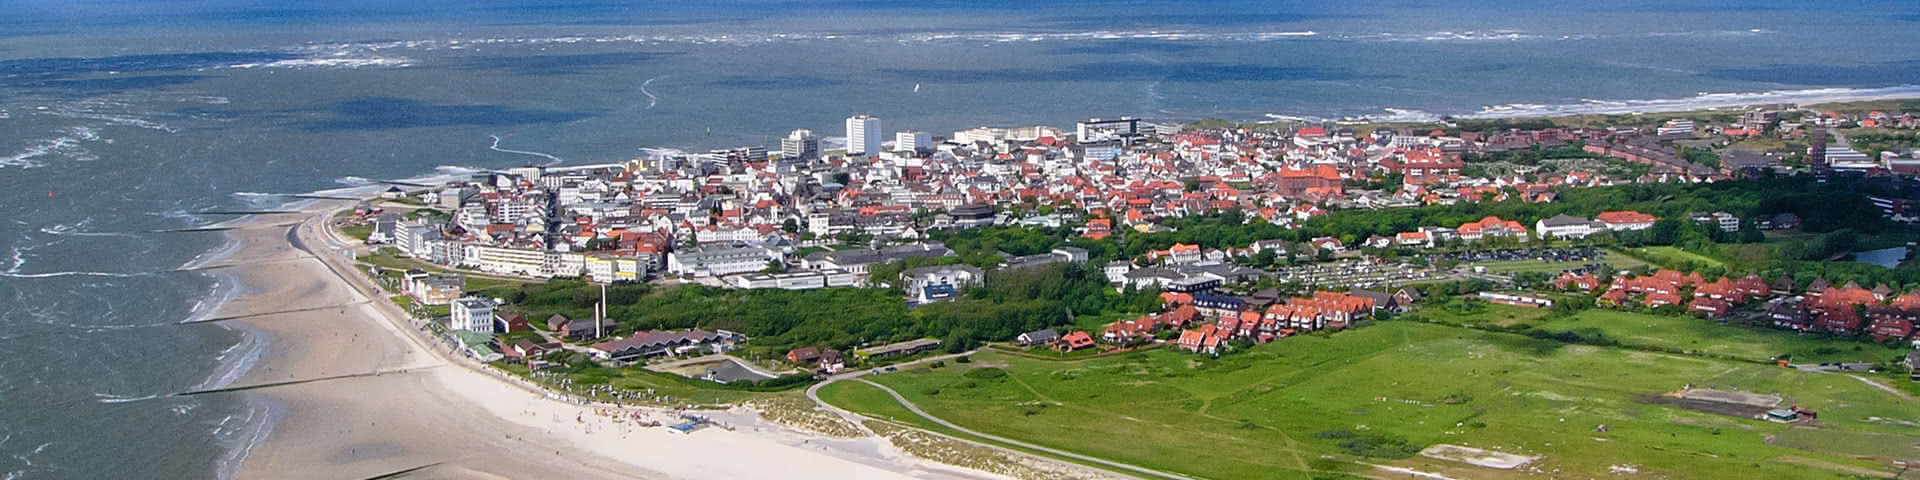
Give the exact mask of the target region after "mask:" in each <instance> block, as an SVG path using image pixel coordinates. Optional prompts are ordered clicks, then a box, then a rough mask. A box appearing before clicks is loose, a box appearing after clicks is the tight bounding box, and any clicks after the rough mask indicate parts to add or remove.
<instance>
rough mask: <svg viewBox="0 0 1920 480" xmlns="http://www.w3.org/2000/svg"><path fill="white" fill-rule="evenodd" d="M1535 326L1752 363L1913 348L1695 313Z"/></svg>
mask: <svg viewBox="0 0 1920 480" xmlns="http://www.w3.org/2000/svg"><path fill="white" fill-rule="evenodd" d="M1533 326H1534V328H1535V329H1537V330H1543V331H1548V332H1556V333H1558V332H1573V333H1576V334H1579V335H1581V336H1583V337H1590V338H1594V337H1598V336H1604V337H1605V338H1608V339H1612V340H1614V341H1618V342H1620V343H1621V344H1624V345H1630V346H1635V347H1645V348H1655V349H1662V350H1673V351H1690V352H1698V353H1702V354H1707V355H1714V356H1722V357H1730V358H1736V359H1740V360H1746V361H1752V362H1767V361H1771V360H1772V359H1773V358H1774V357H1775V356H1777V355H1783V354H1784V355H1791V356H1792V359H1793V361H1794V362H1795V363H1822V362H1884V361H1887V360H1890V359H1893V358H1897V357H1899V356H1901V355H1905V354H1906V352H1907V350H1906V349H1901V348H1896V347H1890V346H1886V345H1876V344H1871V343H1866V342H1861V341H1858V340H1854V339H1848V338H1836V337H1832V336H1828V335H1823V334H1813V333H1795V332H1786V331H1780V330H1772V329H1766V328H1755V327H1745V326H1736V325H1722V324H1720V323H1719V322H1715V321H1712V320H1706V319H1701V318H1695V317H1691V316H1681V315H1653V314H1644V313H1634V312H1624V311H1618V310H1603V309H1593V310H1587V311H1583V312H1580V313H1579V314H1576V315H1573V316H1568V317H1561V318H1555V319H1552V320H1547V321H1544V322H1540V323H1536V324H1534V325H1533Z"/></svg>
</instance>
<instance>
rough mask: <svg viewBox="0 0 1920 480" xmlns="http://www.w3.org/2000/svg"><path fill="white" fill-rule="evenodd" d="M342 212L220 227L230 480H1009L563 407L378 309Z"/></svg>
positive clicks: (789, 437) (776, 435)
mask: <svg viewBox="0 0 1920 480" xmlns="http://www.w3.org/2000/svg"><path fill="white" fill-rule="evenodd" d="M351 205H352V202H344V201H323V202H310V203H309V204H308V205H304V206H302V207H301V209H300V210H301V211H300V213H298V214H274V215H258V216H253V217H248V218H245V219H241V220H237V221H235V222H232V223H231V225H233V226H235V227H238V228H236V229H234V230H232V231H231V232H232V235H233V236H234V238H236V239H237V243H239V244H240V246H239V247H238V249H237V250H236V251H234V252H233V253H232V254H231V262H232V263H236V264H237V265H236V266H235V267H231V268H229V270H231V272H228V273H230V274H231V275H233V276H234V277H235V278H237V279H239V280H238V281H240V282H241V283H242V284H244V285H245V287H244V288H248V289H251V290H252V292H249V293H251V294H250V295H237V296H235V297H234V298H231V299H229V300H228V301H227V302H226V303H225V304H223V305H219V306H217V308H214V309H213V310H216V311H215V312H214V313H211V314H207V315H211V316H214V317H223V318H224V317H240V318H235V319H231V320H223V323H231V325H228V327H229V328H235V329H241V330H247V331H253V332H258V335H260V336H261V339H260V340H258V341H259V342H262V343H263V344H264V348H262V350H263V353H261V354H260V355H259V358H258V359H257V360H256V361H255V363H254V365H252V366H251V368H250V369H248V370H247V371H245V372H244V373H243V374H241V375H239V377H238V379H237V380H235V381H232V382H227V383H228V384H227V385H219V386H215V385H211V384H209V385H208V387H209V388H223V387H224V388H233V389H240V390H244V391H242V392H234V393H221V394H241V395H248V396H249V397H251V398H250V399H249V402H248V403H249V405H264V406H265V407H266V408H265V410H264V411H263V412H262V415H263V416H264V418H262V419H261V420H262V423H260V424H259V425H258V426H257V427H256V428H257V430H256V431H257V432H258V433H257V434H256V435H257V437H258V440H256V441H253V442H249V444H247V445H238V446H236V447H235V448H237V449H238V451H237V453H236V455H235V458H234V461H237V462H238V465H237V468H233V470H234V474H233V477H232V478H240V479H252V478H367V477H375V476H380V475H389V474H393V473H396V472H412V474H415V475H420V476H427V477H435V478H611V479H665V478H742V477H771V476H777V475H789V476H790V475H792V474H793V473H795V472H805V473H807V474H808V475H810V476H812V475H817V476H822V477H825V476H832V477H836V478H852V479H883V478H928V479H949V478H951V479H997V478H1005V477H1002V476H999V475H996V474H991V473H986V472H980V471H974V470H967V469H963V468H960V467H953V466H948V465H943V464H937V463H934V462H931V461H928V460H924V459H919V458H913V457H910V456H908V455H906V454H904V453H902V452H900V451H899V450H898V449H896V448H894V447H893V446H892V445H890V444H888V443H887V440H885V439H881V438H864V439H853V440H847V439H829V438H827V437H824V436H818V435H815V434H811V433H807V432H801V431H797V430H793V429H791V428H788V427H784V426H780V425H777V424H773V423H770V422H764V421H757V416H756V415H752V414H750V413H748V414H742V412H732V413H733V414H730V415H725V416H726V418H728V419H729V420H737V421H750V422H752V423H743V424H741V425H737V426H736V427H735V428H732V429H721V428H709V429H704V430H701V431H697V432H694V433H691V434H681V433H671V432H670V431H669V430H668V429H665V428H660V427H648V426H644V425H643V424H642V423H641V421H642V420H649V421H664V420H672V419H674V418H675V416H676V414H677V412H674V411H670V410H664V409H652V408H633V407H615V406H609V405H582V404H577V403H572V402H569V401H564V400H563V399H562V395H561V394H557V393H554V392H548V391H545V390H544V389H540V388H539V387H537V386H534V385H531V384H527V383H525V380H522V379H518V378H515V377H511V376H509V375H507V374H505V373H504V372H499V371H497V370H493V369H491V368H488V367H485V366H483V365H480V364H478V363H477V362H473V361H471V360H470V359H465V358H463V357H460V356H458V355H457V354H454V353H452V352H451V351H450V350H449V349H448V348H447V347H445V346H444V345H443V344H441V343H439V342H437V341H436V340H435V339H433V338H431V337H430V336H429V335H428V334H426V333H425V332H422V331H420V329H419V325H417V324H414V323H413V321H412V320H411V319H410V318H409V317H407V316H406V315H405V313H404V312H402V311H401V310H400V309H399V308H398V307H397V306H395V305H393V304H392V303H391V302H390V301H388V300H387V299H385V298H381V297H382V296H383V295H382V292H381V291H380V290H378V287H377V286H375V285H373V283H372V282H371V281H370V280H368V279H367V278H366V277H365V276H364V275H362V274H360V273H359V272H358V271H356V267H355V266H354V265H353V264H352V263H351V261H349V260H347V259H346V258H345V257H344V256H343V255H342V252H344V251H348V250H350V249H351V248H352V244H351V243H350V242H347V241H344V240H342V239H341V238H340V237H338V236H337V233H336V232H333V231H331V230H330V228H329V227H328V226H327V222H328V221H329V219H330V218H331V217H332V215H333V214H335V213H337V212H339V211H341V210H343V209H345V208H350V207H351ZM290 222H298V225H297V226H294V227H291V228H289V227H285V226H283V225H286V224H287V223H290ZM259 385H268V386H267V387H261V388H253V386H259ZM256 402H257V403H256ZM816 440H820V441H818V442H816ZM743 458H751V459H754V461H741V459H743ZM224 468H225V467H223V469H224Z"/></svg>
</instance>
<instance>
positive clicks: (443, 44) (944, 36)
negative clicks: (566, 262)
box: [267, 28, 1777, 66]
mask: <svg viewBox="0 0 1920 480" xmlns="http://www.w3.org/2000/svg"><path fill="white" fill-rule="evenodd" d="M1775 33H1777V32H1774V31H1772V30H1767V29H1760V28H1752V29H1743V30H1685V31H1669V32H1617V33H1550V32H1529V31H1521V30H1484V31H1483V30H1467V31H1454V30H1438V31H1425V32H1420V31H1406V32H1391V31H1388V32H1379V31H1356V32H1323V31H1319V30H1279V31H1263V30H1249V31H1210V30H1181V29H1146V30H1086V31H1070V32H1035V31H1000V32H952V31H924V32H906V33H861V32H840V33H831V32H828V33H820V32H767V33H759V32H734V33H711V34H654V35H642V34H627V35H602V36H585V35H566V36H551V37H484V38H455V39H444V40H441V39H421V40H401V41H379V42H348V43H328V44H314V45H308V46H305V47H302V48H300V49H298V50H297V51H300V52H306V53H308V54H310V55H311V56H308V57H302V58H301V59H297V60H281V61H279V62H267V63H268V64H277V63H286V62H309V63H311V62H314V61H317V60H325V59H333V60H346V59H364V60H372V59H388V61H387V62H385V63H384V64H383V63H380V62H368V63H367V64H366V65H363V66H373V65H385V66H405V65H404V64H399V63H395V61H405V59H404V58H396V57H386V56H381V55H379V52H382V51H387V50H416V51H431V50H441V49H449V50H464V49H472V48H478V47H482V46H499V45H525V46H543V45H569V44H583V43H590V44H608V43H632V44H643V45H664V44H686V45H729V46H753V45H764V44H772V43H793V42H808V41H847V42H893V43H983V42H984V43H1033V42H1077V41H1111V40H1151V41H1173V42H1207V41H1211V42H1242V43H1246V42H1283V41H1302V40H1312V41H1348V42H1501V41H1506V42H1513V41H1581V40H1608V39H1635V38H1651V39H1661V38H1676V37H1680V38H1700V39H1722V38H1726V39H1736V38H1741V37H1750V36H1757V35H1771V34H1775ZM342 63H346V62H342Z"/></svg>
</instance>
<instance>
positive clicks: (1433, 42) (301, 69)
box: [0, 0, 1920, 480]
mask: <svg viewBox="0 0 1920 480" xmlns="http://www.w3.org/2000/svg"><path fill="white" fill-rule="evenodd" d="M303 3H308V2H303ZM327 3H328V5H325V6H306V5H279V4H277V3H269V2H241V1H217V0H216V1H205V2H159V1H126V0H119V1H38V0H32V1H18V0H0V212H5V216H4V219H0V327H3V328H0V351H5V352H7V354H6V355H0V401H4V403H5V405H6V406H5V408H3V409H0V480H17V479H45V478H167V479H172V478H209V477H219V476H223V475H224V474H225V473H224V472H229V471H231V468H232V466H233V465H235V464H236V462H239V461H241V460H243V457H244V452H245V451H246V446H247V445H250V444H251V443H252V442H254V441H257V440H258V439H259V438H260V437H261V436H263V435H270V434H271V433H270V432H271V427H272V424H271V419H272V418H273V417H274V415H275V412H273V411H272V408H271V406H269V405H264V404H261V403H260V402H258V401H256V400H254V399H251V398H249V397H246V396H244V395H211V396H196V397H190V398H170V397H167V396H166V394H169V393H174V392H179V391H184V390H189V389H193V388H199V387H206V386H216V385H221V384H223V383H225V382H230V381H232V379H233V378H235V377H237V376H238V375H239V374H241V373H244V371H245V368H246V367H247V366H248V364H249V362H250V361H251V359H255V358H259V356H260V355H262V352H266V351H269V350H270V349H271V348H273V339H269V338H262V337H260V336H258V335H253V334H250V333H249V332H245V331H238V330H231V329H228V328H227V327H223V326H217V325H192V326H179V325H174V324H175V323H177V322H179V321H181V320H185V319H189V318H193V317H195V316H203V315H207V314H208V313H209V312H211V311H213V310H214V309H216V308H217V307H218V305H219V304H220V303H221V301H222V299H226V298H232V297H233V296H235V295H243V294H245V293H246V292H247V291H248V287H247V286H245V285H239V284H237V283H236V282H235V281H234V280H233V279H231V278H222V277H218V276H209V275H204V274H198V273H154V272H161V271H165V270H172V269H176V268H179V267H181V266H185V265H192V264H195V263H200V264H207V263H210V262H217V261H218V260H217V259H218V258H219V256H220V255H221V254H222V252H224V251H226V250H227V249H230V245H228V244H227V243H226V240H225V239H224V238H223V237H222V236H221V235H220V234H218V233H166V234H157V233H143V232H148V231H151V230H156V229H166V228H178V227H183V226H191V225H202V224H206V223H209V222H212V221H217V220H219V218H215V217H205V216H197V215H194V214H193V212H196V211H203V210H217V209H235V208H252V207H262V208H270V207H274V206H276V205H280V204H281V203H280V202H282V200H281V199H279V198H277V197H273V196H271V194H279V193H300V192H311V191H316V190H325V189H336V188H343V187H351V186H356V185H362V184H364V182H365V181H366V179H389V178H403V177H414V176H420V175H428V174H434V173H436V172H458V171H459V170H458V169H460V168H496V167H506V166H517V165H522V164H527V163H541V164H544V163H552V162H560V163H563V164H564V163H598V162H606V161H619V160H625V159H628V158H633V157H636V156H641V155H647V154H649V152H659V151H661V150H659V149H707V148H718V147H729V146H738V145H748V144H758V145H769V144H772V143H774V142H775V140H776V139H777V138H779V137H780V136H782V135H784V134H785V133H786V132H787V131H788V130H790V129H794V128H812V129H814V130H815V131H817V132H822V133H824V134H826V135H839V131H840V125H841V123H840V122H841V119H843V118H845V117H847V116H849V115H852V114H858V113H866V114H872V115H876V116H879V117H881V118H882V119H883V122H884V127H885V129H887V130H888V131H897V130H902V129H916V130H926V131H931V132H934V133H935V134H936V135H947V134H949V133H950V132H951V131H953V130H955V129H959V128H965V127H969V126H976V125H1003V126H1015V125H1030V124H1051V125H1057V126H1061V127H1067V126H1070V125H1071V122H1072V121H1073V120H1076V119H1081V118H1086V117H1098V116H1106V117H1111V116H1120V115H1133V116H1139V117H1145V118H1149V119H1155V120H1194V119H1201V118H1211V117H1219V118H1229V119H1236V120H1260V119H1266V118H1274V117H1308V118H1341V117H1358V116H1367V117H1372V118H1377V119H1421V118H1433V117H1435V116H1437V115H1479V116H1506V115H1527V114H1541V113H1577V112H1593V111H1612V112H1625V111H1635V110H1655V109H1679V108H1693V107H1699V106H1714V105H1729V104H1736V103H1746V102H1764V101H1813V100H1820V99H1846V98H1866V97H1880V96H1892V95H1903V94H1905V95H1914V96H1920V86H1916V85H1920V73H1916V72H1920V53H1915V52H1920V48H1917V47H1920V33H1916V32H1920V8H1915V7H1914V5H1913V4H1912V3H1911V2H1910V1H1905V0H1902V1H1880V2H1845V4H1844V5H1830V4H1829V3H1831V2H1678V3H1676V2H1599V3H1604V4H1603V5H1542V4H1544V3H1564V2H1515V1H1500V2H1484V1H1474V2H1464V1H1461V2H1448V1H1441V2H1433V1H1421V2H1405V1H1403V2H1366V5H1348V4H1345V3H1347V2H1342V4H1320V3H1307V4H1295V3H1292V2H1288V3H1283V4H1280V5H1269V4H1267V2H1228V3H1204V4H1199V5H1188V4H1186V2H1165V1H1153V0H1146V1H1135V2H1124V3H1119V4H1113V3H1110V2H1090V1H1084V2H1083V1H1041V2H1028V1H1022V2H1011V1H989V2H961V1H932V2H926V1H921V2H879V1H838V2H834V1H829V2H798V1H792V2H767V1H756V2H744V1H743V2H722V3H711V4H702V5H681V4H679V3H678V2H660V3H654V4H608V3H594V4H590V5H587V6H579V7H562V6H550V5H546V4H545V3H540V2H528V1H506V0H493V1H482V2H466V1H461V2H453V1H428V2H380V1H352V2H327ZM916 85H918V86H919V88H918V89H917V90H918V91H916V88H915V86H916Z"/></svg>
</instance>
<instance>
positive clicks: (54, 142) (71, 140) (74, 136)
mask: <svg viewBox="0 0 1920 480" xmlns="http://www.w3.org/2000/svg"><path fill="white" fill-rule="evenodd" d="M99 141H101V140H100V132H99V130H96V129H94V128H93V127H86V126H77V127H68V128H66V129H63V130H61V135H60V136H57V137H53V138H45V139H40V140H34V141H33V142H32V143H31V144H29V145H27V146H26V148H23V149H21V150H20V151H18V152H15V153H13V154H12V155H7V156H4V157H0V168H8V167H12V168H21V169H26V168H39V167H44V166H47V160H48V159H49V158H53V157H60V158H66V159H69V160H73V161H77V162H90V161H94V160H99V159H100V157H98V156H96V155H94V154H93V152H92V151H89V150H87V147H86V145H85V144H86V143H89V142H99Z"/></svg>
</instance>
